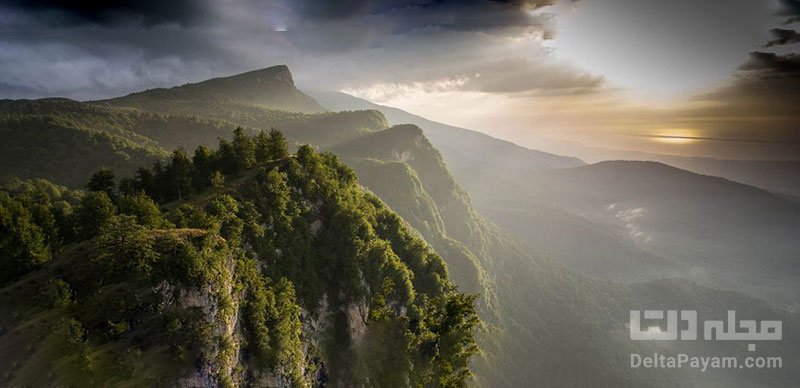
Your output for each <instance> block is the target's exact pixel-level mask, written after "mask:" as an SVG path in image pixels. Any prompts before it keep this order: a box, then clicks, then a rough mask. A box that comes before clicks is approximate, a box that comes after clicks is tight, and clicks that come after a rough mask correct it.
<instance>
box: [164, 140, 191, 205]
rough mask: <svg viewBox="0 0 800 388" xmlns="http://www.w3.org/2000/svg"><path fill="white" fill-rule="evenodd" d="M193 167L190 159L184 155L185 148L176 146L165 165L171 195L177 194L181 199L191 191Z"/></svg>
mask: <svg viewBox="0 0 800 388" xmlns="http://www.w3.org/2000/svg"><path fill="white" fill-rule="evenodd" d="M193 168H194V167H193V166H192V160H191V159H189V156H188V155H186V150H184V149H183V148H178V149H177V150H175V151H174V152H172V159H171V161H170V164H169V166H168V167H167V171H168V173H167V175H168V185H169V187H170V194H172V195H171V197H173V198H174V197H175V196H177V198H178V199H179V200H181V199H183V196H185V195H189V194H190V193H191V191H192V171H193Z"/></svg>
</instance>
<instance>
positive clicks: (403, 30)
mask: <svg viewBox="0 0 800 388" xmlns="http://www.w3.org/2000/svg"><path fill="white" fill-rule="evenodd" d="M544 4H547V2H545V1H540V2H538V4H534V3H532V2H527V1H491V0H465V1H455V0H341V1H316V0H315V1H311V0H266V1H263V0H230V1H226V2H217V1H208V0H198V1H189V0H178V1H154V0H147V1H133V0H124V1H106V2H101V1H93V0H89V1H77V2H66V1H54V0H34V1H24V0H0V23H1V24H2V25H3V34H2V35H0V97H36V96H52V95H65V96H68V97H73V98H97V97H107V96H113V95H119V94H124V93H128V92H131V91H136V90H141V89H144V88H149V87H157V86H171V85H174V84H180V83H184V82H193V81H198V80H202V79H204V78H208V77H211V76H221V75H227V74H234V73H238V72H243V71H247V70H253V69H257V68H261V67H266V66H270V65H273V64H278V63H286V64H288V65H290V68H291V69H292V71H293V73H294V74H295V79H296V80H297V81H298V85H300V86H304V87H314V88H330V89H335V88H343V87H360V86H367V85H369V84H371V83H378V82H389V83H404V82H433V81H436V80H438V79H441V78H446V77H453V76H459V77H460V76H470V77H473V76H474V74H475V73H477V72H480V73H481V74H482V77H483V78H481V80H480V82H477V81H476V82H474V83H473V84H472V86H471V89H473V90H490V91H496V92H502V91H507V90H513V91H518V90H520V89H537V88H538V89H544V88H551V89H553V90H561V89H563V90H579V89H581V88H588V87H591V86H592V84H593V82H594V81H593V80H591V79H589V78H587V77H584V76H583V75H581V74H576V75H574V76H573V75H570V74H568V71H565V70H564V69H563V68H559V67H558V66H556V65H543V64H542V63H540V62H542V61H546V60H547V57H548V54H547V53H546V52H544V51H543V50H542V46H541V40H542V39H544V38H547V37H549V36H551V35H552V30H551V25H550V24H551V19H552V16H551V15H548V14H546V13H544V12H541V11H537V10H538V9H539V8H541V6H542V5H544ZM537 37H538V38H537ZM520 42H523V43H520ZM537 42H538V43H537ZM520 57H523V58H524V60H516V61H511V59H513V58H520ZM498 61H499V62H503V61H505V63H512V64H514V65H515V66H517V67H516V68H513V67H510V66H511V65H506V66H505V67H504V69H503V72H504V73H507V74H524V75H525V77H526V78H525V80H524V82H519V83H515V82H510V81H509V80H508V79H507V78H508V77H505V78H506V79H502V78H503V73H500V72H492V71H490V69H489V67H490V66H491V64H492V63H495V62H498ZM551 72H552V75H553V76H550V75H551V74H550V73H551ZM560 82H563V84H560Z"/></svg>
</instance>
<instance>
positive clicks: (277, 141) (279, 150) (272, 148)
mask: <svg viewBox="0 0 800 388" xmlns="http://www.w3.org/2000/svg"><path fill="white" fill-rule="evenodd" d="M267 155H269V158H270V159H271V160H274V159H282V158H285V157H287V156H288V155H289V146H288V145H287V144H286V138H285V137H284V136H283V133H281V131H279V130H277V129H275V128H272V129H270V130H269V139H268V140H267Z"/></svg>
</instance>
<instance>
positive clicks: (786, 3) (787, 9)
mask: <svg viewBox="0 0 800 388" xmlns="http://www.w3.org/2000/svg"><path fill="white" fill-rule="evenodd" d="M778 15H779V16H786V17H787V19H786V24H790V23H794V22H796V21H800V0H778Z"/></svg>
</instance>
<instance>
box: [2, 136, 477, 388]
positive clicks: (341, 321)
mask: <svg viewBox="0 0 800 388" xmlns="http://www.w3.org/2000/svg"><path fill="white" fill-rule="evenodd" d="M265 138H266V137H265ZM266 139H267V141H263V138H262V141H259V140H258V139H251V138H248V137H247V136H246V135H244V133H243V132H242V131H238V132H237V134H236V135H235V136H234V140H233V141H232V143H230V144H229V145H225V144H227V143H225V142H224V141H223V144H221V146H220V148H219V149H220V151H217V152H213V151H208V149H207V148H205V147H201V148H198V150H197V151H196V152H195V154H194V155H195V157H194V158H192V159H189V158H188V156H186V155H185V154H184V153H183V152H182V151H176V152H175V153H173V155H172V158H171V160H170V162H169V163H168V164H166V165H165V166H164V168H163V169H159V168H156V169H153V170H146V169H141V170H139V173H138V174H137V177H136V178H133V179H125V180H123V181H121V182H120V183H119V185H117V184H116V182H115V180H114V177H113V174H111V173H110V172H109V171H108V170H103V171H100V172H98V173H97V174H95V175H94V176H93V178H92V180H91V182H90V183H89V185H88V186H87V187H88V191H86V192H74V191H69V190H66V189H64V188H61V187H58V186H53V185H52V184H50V183H48V182H46V181H35V182H22V181H15V182H13V183H12V184H10V185H8V186H5V187H3V189H2V190H0V215H2V217H0V221H2V228H3V229H4V231H6V232H8V234H5V233H4V237H3V238H4V244H2V249H3V256H4V258H5V259H6V260H5V261H4V262H3V263H2V265H0V281H2V286H0V287H2V288H0V310H2V314H0V316H2V317H3V319H2V321H0V326H2V328H3V330H2V332H0V343H2V345H3V346H2V347H0V348H2V349H19V348H25V349H27V350H26V351H25V352H5V351H4V352H1V353H0V361H2V362H0V365H3V366H2V367H0V373H2V374H0V377H2V379H3V380H2V381H3V384H10V385H30V384H32V385H48V384H54V385H119V384H122V385H138V384H150V383H152V382H153V381H158V382H159V384H162V385H179V386H239V385H252V386H312V385H313V386H325V385H331V386H355V385H371V386H398V385H400V384H404V383H411V384H413V385H418V386H461V385H463V383H464V381H465V379H467V378H468V377H469V375H470V374H469V370H468V369H467V366H468V361H469V358H470V357H471V355H472V354H474V353H475V352H476V347H475V343H474V340H473V335H474V330H475V329H476V325H477V324H478V319H477V316H476V314H475V310H474V304H473V301H474V299H473V298H472V297H470V296H467V295H464V294H461V293H458V292H457V291H456V290H455V288H454V287H453V286H452V285H451V284H450V283H449V281H448V275H447V271H446V269H445V264H444V262H443V261H442V259H441V258H440V257H439V256H438V255H437V254H436V253H435V252H434V251H433V250H432V249H430V248H429V247H427V245H426V244H425V243H424V241H422V240H420V239H418V238H417V237H415V234H414V233H412V232H411V231H410V230H408V229H407V228H406V227H405V226H404V224H403V222H402V221H401V219H400V218H399V217H398V216H397V215H396V214H394V213H392V212H391V211H389V210H388V209H387V208H386V207H385V206H384V205H383V204H382V202H381V201H380V200H379V199H378V198H376V197H375V196H373V195H371V194H369V193H366V192H365V191H363V189H361V188H360V187H359V186H358V185H357V183H356V180H355V175H354V174H353V172H352V171H351V170H349V169H348V168H347V167H345V166H344V165H342V164H341V163H339V162H338V161H337V160H336V157H335V156H333V155H331V154H318V153H316V152H315V151H313V150H312V149H311V148H310V147H307V146H304V147H301V148H300V149H299V150H298V153H297V155H296V156H289V155H286V144H285V143H284V142H283V140H282V139H283V138H282V136H281V135H280V133H278V132H277V131H273V132H272V133H270V135H269V137H268V138H266ZM198 155H202V156H198ZM204 176H206V178H211V179H202V177H204ZM223 176H224V178H223ZM198 177H200V178H199V179H198ZM226 181H227V182H226ZM152 198H158V199H160V201H161V202H162V203H161V206H158V205H157V204H156V202H155V201H154V200H153V199H152ZM159 208H161V210H160V209H159ZM162 210H164V211H163V212H162ZM7 215H11V217H7ZM41 370H48V371H49V373H47V374H42V373H37V371H41Z"/></svg>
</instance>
